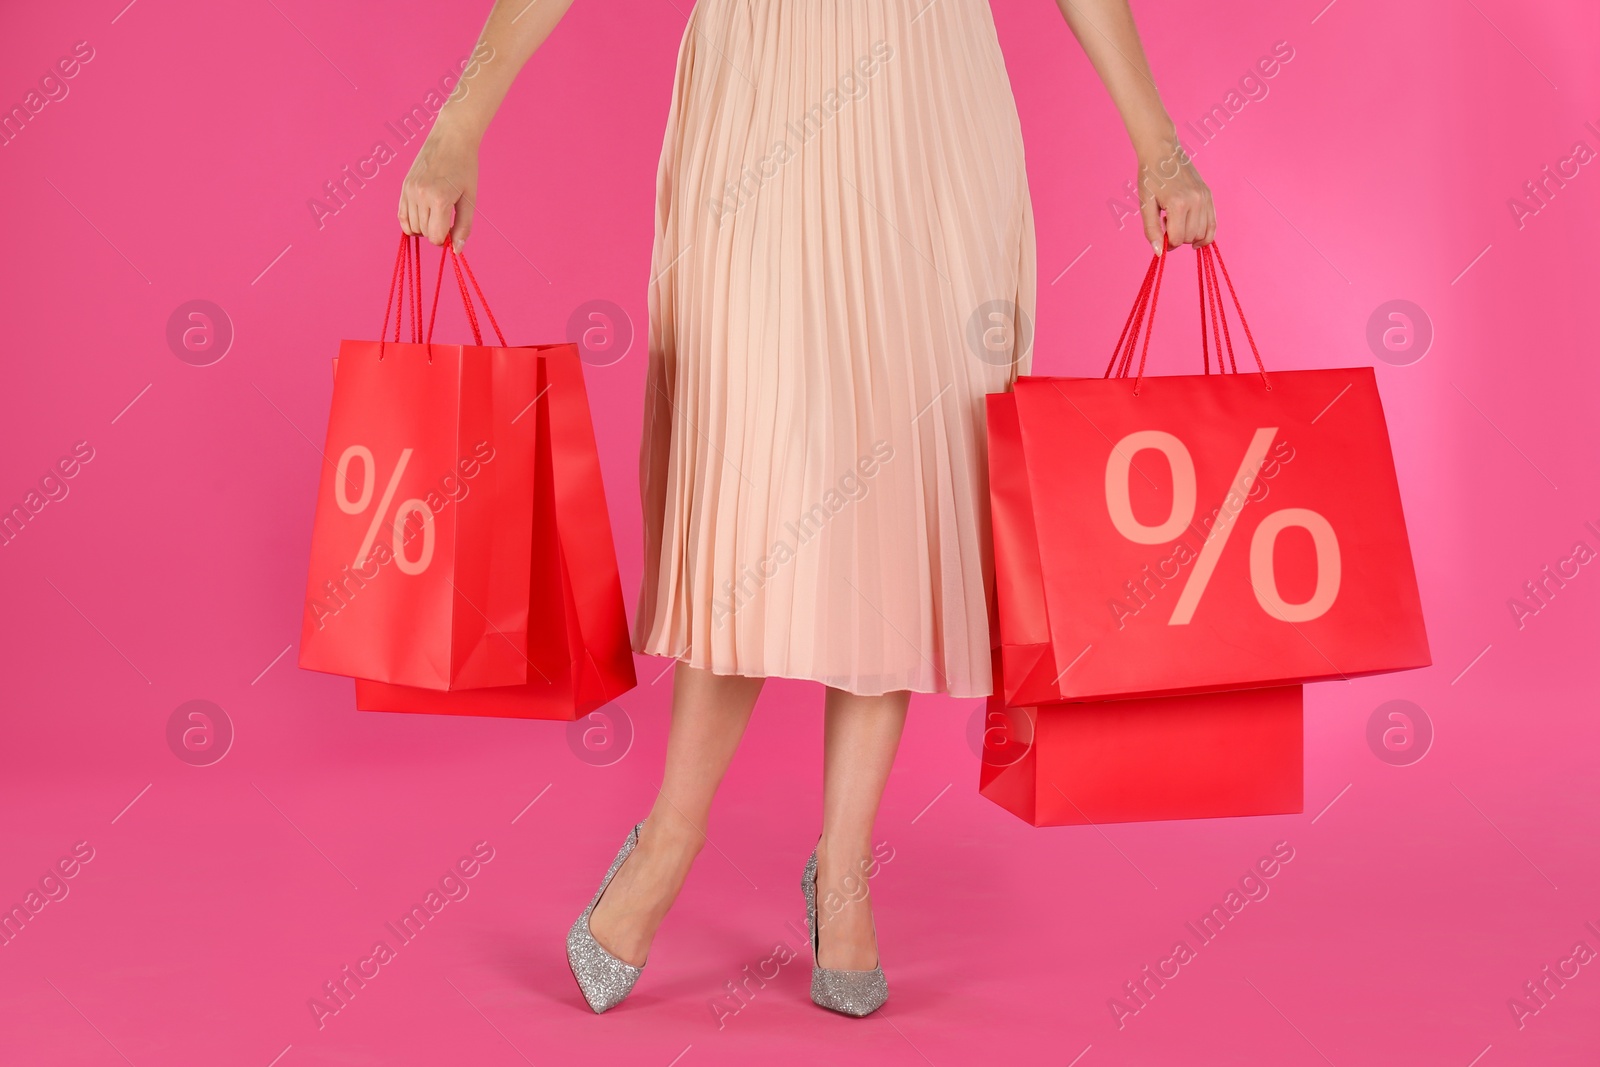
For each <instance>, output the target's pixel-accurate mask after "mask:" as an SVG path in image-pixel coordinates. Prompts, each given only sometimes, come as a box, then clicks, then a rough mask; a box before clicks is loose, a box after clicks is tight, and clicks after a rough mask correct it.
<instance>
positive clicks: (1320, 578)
mask: <svg viewBox="0 0 1600 1067" xmlns="http://www.w3.org/2000/svg"><path fill="white" fill-rule="evenodd" d="M1277 433H1278V428H1277V427H1276V426H1263V427H1261V428H1260V429H1258V430H1256V432H1255V436H1254V437H1252V438H1251V440H1250V447H1249V448H1247V449H1245V453H1244V459H1242V460H1241V461H1240V463H1239V472H1238V473H1237V474H1235V475H1234V478H1233V482H1232V483H1231V484H1230V485H1229V487H1228V495H1227V496H1226V497H1225V498H1224V499H1223V501H1222V505H1221V506H1220V507H1218V508H1217V512H1216V519H1215V521H1214V522H1213V523H1212V525H1211V529H1210V531H1209V532H1208V533H1207V534H1206V537H1205V543H1204V544H1203V545H1202V546H1201V548H1200V556H1199V558H1198V559H1196V560H1195V564H1194V570H1192V571H1191V572H1190V573H1189V578H1188V580H1187V581H1186V582H1184V585H1183V592H1182V593H1180V594H1179V596H1178V603H1177V606H1176V607H1174V608H1173V609H1172V618H1170V619H1168V620H1167V624H1168V625H1169V626H1185V625H1187V624H1188V623H1189V621H1190V620H1191V619H1193V618H1194V612H1195V609H1196V608H1197V607H1199V606H1200V598H1201V596H1202V595H1203V594H1204V593H1205V591H1206V586H1207V584H1209V583H1210V581H1211V573H1212V571H1214V570H1216V569H1217V560H1219V559H1220V558H1221V557H1222V550H1223V548H1224V547H1225V546H1226V545H1227V543H1228V538H1229V536H1230V535H1232V533H1233V528H1234V526H1235V525H1237V523H1236V520H1237V519H1238V517H1239V513H1240V512H1241V511H1243V510H1244V506H1245V504H1246V503H1247V502H1248V500H1249V493H1250V487H1251V486H1252V485H1254V484H1255V480H1256V476H1257V474H1258V473H1259V472H1260V470H1261V464H1262V462H1263V461H1264V460H1265V459H1266V456H1267V449H1269V448H1271V447H1272V441H1273V438H1274V437H1276V436H1277ZM1145 449H1152V450H1154V451H1156V452H1160V453H1161V454H1162V455H1164V456H1166V457H1167V464H1168V466H1169V467H1171V469H1172V511H1171V512H1170V513H1169V514H1168V516H1167V518H1166V521H1165V522H1162V523H1161V524H1160V525H1157V526H1146V525H1145V524H1144V523H1142V522H1140V521H1139V520H1138V519H1137V518H1135V517H1134V514H1133V501H1132V499H1131V497H1130V493H1129V486H1128V477H1129V473H1130V471H1131V468H1132V466H1133V457H1134V456H1135V455H1137V454H1138V453H1140V452H1142V451H1144V450H1145ZM1196 492H1197V490H1196V483H1195V476H1194V458H1193V457H1192V456H1190V455H1189V449H1188V448H1187V447H1186V446H1185V445H1184V443H1183V442H1182V441H1180V440H1179V439H1178V438H1176V437H1174V436H1173V435H1172V434H1170V433H1166V432H1164V431H1162V430H1139V431H1137V432H1135V433H1130V434H1129V435H1128V436H1126V437H1124V438H1123V439H1122V440H1121V441H1118V442H1117V444H1116V446H1115V447H1114V448H1112V449H1111V455H1110V456H1109V457H1107V459H1106V509H1107V510H1108V511H1109V512H1110V513H1111V522H1112V525H1114V526H1116V528H1117V532H1118V533H1120V534H1121V535H1122V536H1123V537H1126V538H1127V539H1128V540H1130V541H1133V542H1135V543H1137V544H1141V545H1162V544H1168V543H1170V542H1172V541H1175V540H1177V538H1178V536H1179V535H1180V534H1182V533H1183V531H1184V530H1186V529H1188V527H1189V524H1190V523H1191V522H1193V521H1194V512H1195V498H1196ZM1291 526H1298V527H1299V528H1300V529H1302V530H1305V531H1306V532H1307V533H1309V534H1310V535H1311V541H1312V544H1313V545H1315V546H1316V553H1317V585H1316V589H1315V591H1314V592H1313V593H1312V594H1311V599H1309V600H1307V601H1305V602H1304V603H1300V604H1291V603H1289V602H1288V601H1286V600H1284V599H1283V597H1282V595H1280V594H1279V592H1278V576H1277V571H1276V569H1275V567H1274V563H1273V549H1274V547H1275V546H1276V545H1277V543H1278V535H1279V534H1280V533H1282V532H1283V531H1284V530H1286V529H1288V528H1289V527H1291ZM1340 574H1341V570H1340V564H1339V538H1338V537H1337V536H1336V535H1335V534H1334V532H1333V526H1332V525H1331V524H1330V523H1329V522H1328V520H1327V519H1325V518H1323V517H1322V516H1321V515H1319V514H1318V513H1317V512H1315V511H1311V510H1309V509H1308V508H1280V509H1278V510H1277V511H1273V512H1270V513H1269V514H1268V515H1267V516H1266V517H1265V518H1263V519H1262V520H1261V523H1260V525H1258V526H1257V527H1256V532H1255V534H1254V535H1252V536H1251V538H1250V586H1251V588H1252V589H1254V590H1255V594H1256V602H1257V603H1258V604H1260V605H1261V607H1262V609H1263V610H1265V611H1266V612H1267V613H1268V614H1269V615H1273V616H1275V617H1276V618H1278V619H1280V620H1282V621H1284V622H1309V621H1310V620H1312V619H1316V618H1320V617H1321V616H1322V615H1324V614H1326V613H1327V611H1328V609H1329V608H1331V607H1333V602H1334V601H1335V600H1337V599H1338V597H1339V580H1340Z"/></svg>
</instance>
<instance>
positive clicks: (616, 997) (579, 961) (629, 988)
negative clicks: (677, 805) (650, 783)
mask: <svg viewBox="0 0 1600 1067" xmlns="http://www.w3.org/2000/svg"><path fill="white" fill-rule="evenodd" d="M643 829H644V823H640V824H639V825H638V826H635V827H634V828H633V832H632V833H630V834H629V835H628V839H627V840H626V841H624V842H623V843H622V850H621V851H620V852H618V853H617V858H616V859H614V860H612V861H611V869H610V870H608V871H606V876H605V880H604V881H602V882H601V883H600V889H599V890H598V891H597V892H596V893H595V895H594V899H593V900H591V901H589V906H588V907H587V908H584V909H583V914H582V915H580V916H578V918H577V921H576V922H574V923H573V924H572V929H571V930H568V931H567V965H568V966H569V967H571V968H572V977H573V978H575V979H577V982H578V988H579V989H580V990H581V991H582V992H583V999H584V1000H586V1001H588V1002H589V1007H591V1008H593V1009H594V1011H595V1014H596V1015H598V1014H600V1013H601V1012H603V1011H607V1010H609V1009H611V1008H614V1007H616V1006H617V1005H618V1004H621V1003H622V1001H623V1000H624V999H625V998H626V997H627V995H628V994H629V993H631V992H633V983H635V982H637V981H638V980H639V975H641V974H643V973H644V966H643V965H642V964H641V965H640V966H638V967H635V966H634V965H633V964H631V963H624V962H623V961H622V960H619V959H617V957H615V956H613V955H612V954H611V953H609V952H607V951H606V950H605V947H604V946H602V945H601V944H600V942H598V941H596V940H595V939H594V934H593V933H592V932H591V931H590V930H589V916H590V915H592V914H593V913H594V909H595V906H596V905H597V904H599V903H600V898H601V897H602V896H604V895H605V892H606V886H608V885H610V884H611V879H612V878H614V877H615V876H616V873H617V870H618V869H619V868H620V867H621V866H622V861H623V860H625V859H627V858H628V853H630V852H632V851H633V849H634V846H635V845H637V844H638V843H639V832H640V831H641V830H643Z"/></svg>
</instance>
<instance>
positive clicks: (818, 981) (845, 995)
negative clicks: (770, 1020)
mask: <svg viewBox="0 0 1600 1067" xmlns="http://www.w3.org/2000/svg"><path fill="white" fill-rule="evenodd" d="M800 890H801V892H803V893H804V894H805V896H806V929H807V930H809V931H810V933H811V1002H812V1003H813V1004H816V1005H817V1006H818V1007H821V1008H827V1009H828V1010H829V1011H836V1012H839V1013H841V1014H844V1015H853V1016H856V1017H857V1018H860V1017H861V1016H863V1015H871V1014H872V1013H873V1012H875V1011H877V1010H878V1009H879V1008H881V1007H883V1002H884V1001H886V1000H888V999H889V982H888V980H887V979H885V978H884V977H883V966H882V965H881V964H880V965H879V966H877V967H874V968H873V969H872V970H870V971H836V970H832V969H830V968H827V967H823V966H821V965H820V964H818V963H817V850H816V849H812V850H811V858H810V859H809V860H807V861H806V869H805V873H804V874H802V875H801V876H800Z"/></svg>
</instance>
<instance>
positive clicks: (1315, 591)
mask: <svg viewBox="0 0 1600 1067" xmlns="http://www.w3.org/2000/svg"><path fill="white" fill-rule="evenodd" d="M1214 247H1215V246H1211V247H1210V248H1206V249H1202V250H1201V252H1200V254H1199V256H1198V260H1199V287H1200V293H1201V343H1202V353H1203V358H1204V360H1205V373H1204V374H1198V375H1185V376H1173V377H1145V376H1144V354H1146V353H1148V349H1149V332H1148V329H1145V332H1144V348H1143V350H1142V352H1141V356H1140V361H1139V367H1138V371H1137V375H1136V376H1133V377H1130V375H1129V371H1130V370H1131V369H1132V366H1131V365H1132V359H1133V355H1134V352H1135V349H1136V348H1137V347H1138V344H1137V342H1138V340H1139V337H1140V332H1141V329H1144V328H1145V323H1146V318H1147V315H1148V319H1149V320H1150V322H1152V323H1153V320H1154V311H1155V305H1156V301H1157V298H1158V297H1159V295H1160V287H1161V278H1162V274H1163V273H1164V270H1165V265H1166V260H1167V258H1168V256H1166V255H1164V256H1159V257H1156V258H1155V259H1153V260H1152V262H1151V265H1150V269H1149V270H1148V271H1147V272H1146V274H1145V280H1144V284H1143V286H1142V287H1141V289H1140V293H1139V297H1138V300H1137V301H1136V302H1135V304H1134V308H1133V311H1132V312H1131V313H1130V314H1129V319H1128V323H1127V324H1125V325H1124V327H1123V335H1122V337H1120V338H1119V339H1118V342H1117V349H1116V352H1115V353H1114V355H1113V356H1112V364H1111V365H1110V366H1108V367H1107V370H1106V374H1107V376H1106V377H1104V378H1099V379H1081V378H1040V377H1024V378H1020V379H1018V381H1017V383H1016V387H1015V389H1014V391H1013V392H1012V393H1008V394H993V395H991V396H989V397H988V409H987V414H988V433H989V471H990V495H991V515H992V521H993V533H994V545H995V575H996V585H997V589H996V596H997V600H998V605H997V608H998V611H997V614H998V617H999V627H1000V647H1001V651H1002V658H1003V661H1004V678H1005V682H1004V698H1005V702H1006V703H1007V704H1010V705H1013V706H1028V705H1035V704H1046V703H1054V702H1058V701H1067V700H1098V699H1107V698H1118V697H1130V696H1158V695H1176V694H1185V693H1202V692H1214V691H1220V690H1230V689H1243V688H1252V687H1260V686H1282V685H1286V684H1292V683H1301V682H1309V681H1315V680H1320V679H1328V678H1350V677H1355V676H1357V675H1363V674H1372V673H1377V672H1383V671H1396V670H1407V669H1410V668H1415V667H1425V666H1427V665H1428V664H1429V663H1430V662H1431V661H1430V658H1429V653H1428V642H1427V635H1426V632H1425V630H1424V627H1423V620H1422V609H1421V603H1420V598H1419V596H1418V593H1417V584H1416V577H1415V573H1414V571H1413V569H1412V562H1411V551H1410V547H1409V544H1408V542H1407V538H1406V527H1405V518H1404V515H1403V513H1402V511H1401V505H1400V493H1399V487H1398V484H1397V481H1396V478H1395V471H1394V461H1393V457H1392V456H1391V454H1390V450H1389V438H1388V431H1387V428H1386V425H1385V423H1384V418H1383V408H1382V405H1381V403H1380V401H1379V398H1378V390H1377V384H1376V381H1375V379H1374V377H1373V373H1372V370H1371V368H1367V367H1357V368H1345V369H1338V370H1318V371H1280V372H1274V373H1272V374H1270V375H1269V374H1268V373H1267V371H1266V369H1265V367H1264V366H1263V365H1262V364H1261V357H1260V354H1259V353H1258V352H1256V353H1255V358H1256V364H1257V371H1258V373H1244V374H1241V373H1237V366H1236V365H1235V364H1234V359H1233V351H1232V343H1231V331H1230V329H1229V327H1228V324H1227V319H1226V315H1225V312H1224V311H1223V309H1222V306H1221V290H1220V288H1219V284H1218V280H1217V273H1216V268H1217V267H1218V266H1221V267H1222V278H1223V279H1224V280H1226V281H1227V284H1228V289H1229V293H1230V295H1233V284H1232V281H1231V279H1228V275H1227V266H1226V264H1224V263H1222V259H1221V254H1220V252H1213V249H1214ZM1168 255H1170V253H1168ZM1233 303H1234V307H1235V310H1236V311H1237V312H1238V318H1239V325H1240V326H1242V327H1243V328H1244V331H1245V335H1246V338H1247V339H1249V342H1250V347H1251V350H1252V352H1255V341H1254V338H1253V337H1251V336H1250V333H1249V326H1248V325H1247V324H1246V323H1245V322H1244V317H1243V312H1242V309H1240V308H1239V306H1238V298H1237V296H1236V295H1233ZM1208 312H1209V319H1210V336H1214V337H1216V338H1217V341H1218V343H1217V353H1218V354H1217V364H1218V373H1216V374H1212V373H1211V363H1210V348H1209V341H1208V334H1207V318H1208ZM1224 348H1226V351H1227V365H1226V367H1225V365H1224V362H1223V351H1224ZM1224 369H1231V370H1233V371H1234V372H1235V373H1222V371H1223V370H1224ZM1113 370H1115V371H1116V376H1115V377H1111V374H1112V371H1113Z"/></svg>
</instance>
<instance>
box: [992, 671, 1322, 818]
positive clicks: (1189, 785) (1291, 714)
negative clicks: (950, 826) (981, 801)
mask: <svg viewBox="0 0 1600 1067" xmlns="http://www.w3.org/2000/svg"><path fill="white" fill-rule="evenodd" d="M995 669H996V671H997V672H1001V671H1002V670H1003V668H1002V666H1001V665H1000V664H999V663H996V665H995ZM996 681H997V682H998V681H999V674H998V673H997V675H996ZM1000 691H1001V686H1000V685H998V684H997V685H996V687H995V693H996V695H995V696H992V697H990V698H989V703H988V708H987V710H986V712H985V719H984V724H985V729H984V744H983V764H982V769H981V770H980V771H979V777H978V791H979V792H980V793H982V794H983V795H984V796H986V797H988V798H989V799H990V800H992V801H994V802H995V803H996V804H998V805H1000V806H1001V807H1002V808H1005V809H1006V810H1007V811H1009V812H1011V813H1012V814H1013V815H1016V816H1017V817H1018V818H1020V819H1022V820H1023V821H1024V822H1027V823H1031V824H1032V825H1034V826H1067V825H1077V824H1082V823H1106V822H1143V821H1154V820H1168V819H1211V818H1220V817H1224V816H1240V815H1286V814H1293V813H1297V812H1300V811H1302V810H1303V805H1304V793H1303V759H1302V755H1301V752H1302V748H1301V746H1302V714H1301V712H1302V709H1301V687H1300V686H1298V685H1288V686H1276V687H1273V688H1267V689H1247V690H1242V691H1235V692H1225V693H1205V694H1200V695H1197V696H1175V697H1147V698H1139V699H1133V700H1109V701H1091V702H1087V703H1080V704H1053V705H1044V706H1041V707H1020V708H1016V707H1011V708H1008V707H1006V705H1005V702H1004V700H1003V699H1002V698H1001V696H1000V695H999V694H1000Z"/></svg>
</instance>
